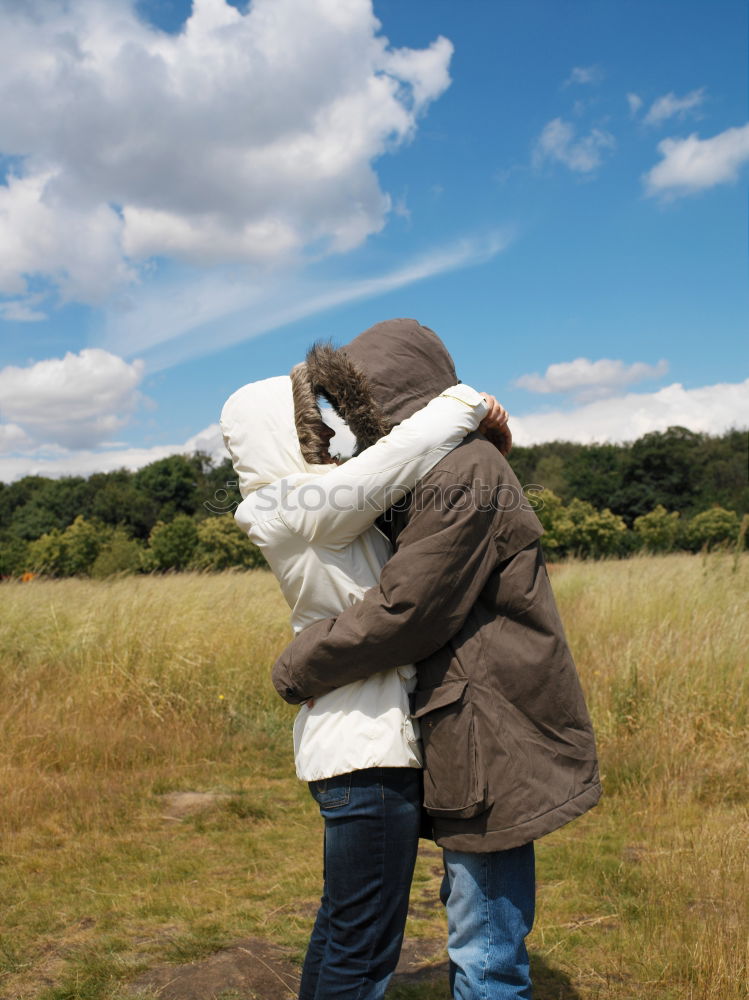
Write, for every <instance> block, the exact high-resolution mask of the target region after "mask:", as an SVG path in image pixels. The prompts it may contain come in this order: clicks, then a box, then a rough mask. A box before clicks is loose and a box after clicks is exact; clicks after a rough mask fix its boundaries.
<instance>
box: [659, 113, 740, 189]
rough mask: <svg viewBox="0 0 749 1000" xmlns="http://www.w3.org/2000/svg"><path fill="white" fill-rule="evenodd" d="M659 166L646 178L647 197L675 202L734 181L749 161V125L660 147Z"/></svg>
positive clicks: (667, 141)
mask: <svg viewBox="0 0 749 1000" xmlns="http://www.w3.org/2000/svg"><path fill="white" fill-rule="evenodd" d="M658 152H659V153H660V154H661V156H662V160H661V161H660V163H656V165H655V166H654V167H653V168H652V169H651V170H649V171H648V173H646V174H645V176H644V178H643V180H644V182H645V189H646V193H647V194H648V195H664V196H666V197H669V198H676V197H679V196H680V195H688V194H694V193H695V192H697V191H702V190H705V189H706V188H711V187H715V186H716V185H717V184H727V183H730V182H731V181H735V180H736V179H737V177H738V174H739V170H740V169H741V168H742V167H743V166H744V164H745V163H747V161H749V124H747V125H742V126H739V127H737V128H729V129H726V131H725V132H720V133H719V134H718V135H714V136H713V137H712V138H711V139H700V137H699V136H698V135H697V134H696V133H693V134H692V135H690V136H689V137H688V138H686V139H664V140H663V141H662V142H660V143H659V144H658Z"/></svg>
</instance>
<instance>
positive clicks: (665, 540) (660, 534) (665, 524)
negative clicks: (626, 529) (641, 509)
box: [634, 504, 681, 552]
mask: <svg viewBox="0 0 749 1000" xmlns="http://www.w3.org/2000/svg"><path fill="white" fill-rule="evenodd" d="M679 518H680V514H679V512H678V510H674V511H671V513H669V512H668V511H667V510H666V508H665V507H664V506H663V505H662V504H658V506H657V507H656V508H655V510H651V511H650V513H649V514H641V515H640V517H636V518H635V523H634V529H635V532H636V533H637V536H638V537H639V539H640V541H641V543H642V546H643V548H645V549H647V550H648V552H670V551H671V550H672V549H674V548H675V547H676V543H677V540H678V538H679V534H680V528H681V525H680V521H679Z"/></svg>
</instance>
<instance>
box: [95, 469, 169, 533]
mask: <svg viewBox="0 0 749 1000" xmlns="http://www.w3.org/2000/svg"><path fill="white" fill-rule="evenodd" d="M133 479H134V477H133V474H132V473H131V472H128V471H127V469H117V470H116V471H115V472H101V473H96V474H94V475H93V476H91V479H90V483H91V488H92V494H93V495H92V500H91V508H90V511H91V516H92V517H93V518H96V520H98V521H102V522H103V523H104V524H109V525H111V526H112V527H116V526H117V525H122V526H123V527H125V528H126V529H127V532H128V534H129V535H130V536H132V537H134V538H140V539H142V540H143V541H145V540H146V539H147V538H148V536H149V534H150V533H151V528H153V526H154V524H156V521H157V520H158V517H159V504H158V502H157V501H156V500H154V499H153V497H151V496H149V495H148V494H147V493H145V492H143V491H142V490H139V489H138V488H137V486H136V485H135V483H134V481H133Z"/></svg>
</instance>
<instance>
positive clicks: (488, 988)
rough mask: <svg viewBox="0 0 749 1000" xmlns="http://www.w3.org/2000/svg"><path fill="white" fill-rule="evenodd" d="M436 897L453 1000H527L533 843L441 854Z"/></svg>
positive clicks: (533, 892) (532, 889) (531, 914)
mask: <svg viewBox="0 0 749 1000" xmlns="http://www.w3.org/2000/svg"><path fill="white" fill-rule="evenodd" d="M444 860H445V877H444V880H443V882H442V891H441V893H440V898H441V899H442V902H443V903H444V905H445V906H446V908H447V951H448V954H449V956H450V989H451V990H452V995H453V998H454V1000H519V998H522V1000H531V979H530V968H529V965H528V952H527V950H526V947H525V937H526V935H527V934H528V933H530V930H531V927H532V926H533V914H534V908H535V894H536V883H535V866H534V852H533V844H532V843H531V844H525V845H523V846H522V847H514V848H512V849H511V850H509V851H494V852H492V853H489V854H467V853H465V852H463V851H449V850H445V852H444Z"/></svg>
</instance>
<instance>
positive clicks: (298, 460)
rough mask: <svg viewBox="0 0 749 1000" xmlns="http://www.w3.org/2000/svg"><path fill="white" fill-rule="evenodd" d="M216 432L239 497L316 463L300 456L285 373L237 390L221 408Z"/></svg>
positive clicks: (289, 381) (313, 467)
mask: <svg viewBox="0 0 749 1000" xmlns="http://www.w3.org/2000/svg"><path fill="white" fill-rule="evenodd" d="M221 433H222V434H223V435H224V442H225V444H226V447H227V448H228V450H229V454H230V455H231V460H232V463H233V465H234V469H235V471H236V473H237V475H238V476H239V492H240V493H241V494H242V497H243V498H244V497H246V496H248V495H249V494H250V493H253V492H254V491H255V490H257V489H259V488H260V487H261V486H267V485H268V483H273V482H275V481H276V480H277V479H281V478H283V477H284V476H289V475H292V474H293V473H295V472H309V471H310V470H312V469H316V468H317V466H312V465H308V464H307V463H306V462H305V461H304V459H303V458H302V452H301V450H300V448H299V438H298V437H297V431H296V425H295V423H294V400H293V397H292V393H291V379H290V378H289V376H288V375H279V376H278V377H276V378H266V379H263V380H262V381H261V382H250V383H249V384H248V385H243V386H242V388H241V389H237V391H236V392H235V393H233V394H232V395H231V396H229V398H228V399H227V401H226V402H225V403H224V408H223V410H222V411H221Z"/></svg>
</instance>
